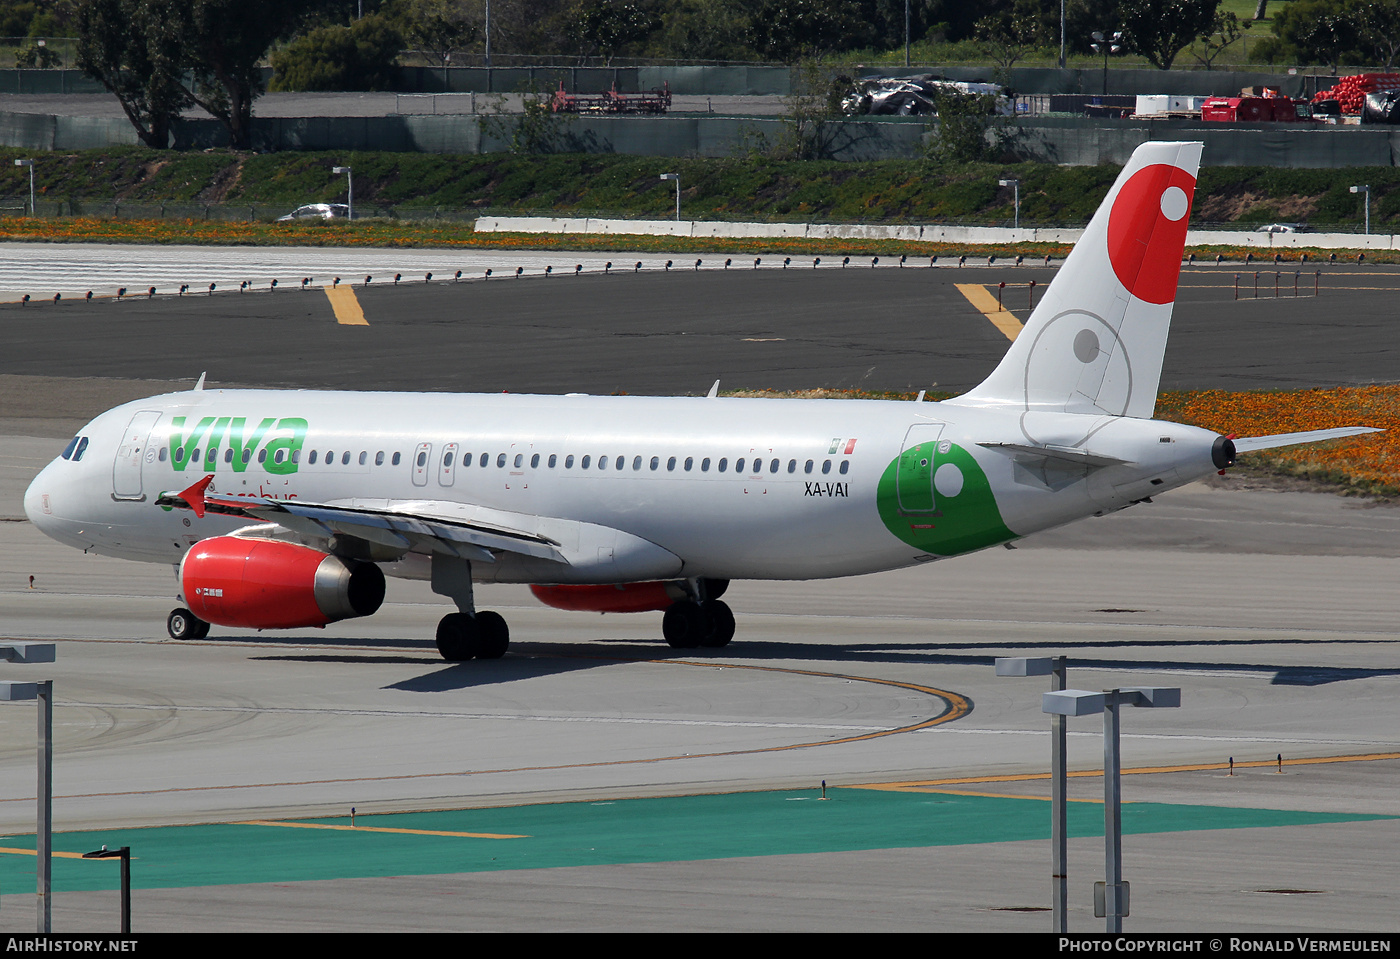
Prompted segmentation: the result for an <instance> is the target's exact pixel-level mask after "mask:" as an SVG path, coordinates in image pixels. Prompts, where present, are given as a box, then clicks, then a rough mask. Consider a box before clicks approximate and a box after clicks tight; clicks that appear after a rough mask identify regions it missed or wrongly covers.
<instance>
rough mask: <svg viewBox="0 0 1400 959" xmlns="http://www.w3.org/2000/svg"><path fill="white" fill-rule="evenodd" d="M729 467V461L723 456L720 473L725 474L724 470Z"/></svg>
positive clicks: (720, 459)
mask: <svg viewBox="0 0 1400 959" xmlns="http://www.w3.org/2000/svg"><path fill="white" fill-rule="evenodd" d="M728 465H729V460H728V459H727V458H726V457H723V456H721V457H720V458H719V471H720V472H721V473H723V472H724V468H725V467H726V466H728Z"/></svg>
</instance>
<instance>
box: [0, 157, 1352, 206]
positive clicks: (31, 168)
mask: <svg viewBox="0 0 1400 959" xmlns="http://www.w3.org/2000/svg"><path fill="white" fill-rule="evenodd" d="M15 166H27V167H29V215H30V216H34V161H33V160H16V161H15ZM1351 192H1352V193H1355V192H1356V190H1355V189H1354V188H1353V189H1352V191H1351Z"/></svg>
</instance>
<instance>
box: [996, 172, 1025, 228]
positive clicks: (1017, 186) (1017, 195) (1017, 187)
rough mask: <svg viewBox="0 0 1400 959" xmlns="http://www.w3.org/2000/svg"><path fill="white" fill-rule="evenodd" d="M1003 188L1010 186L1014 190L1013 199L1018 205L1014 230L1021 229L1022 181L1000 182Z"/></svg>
mask: <svg viewBox="0 0 1400 959" xmlns="http://www.w3.org/2000/svg"><path fill="white" fill-rule="evenodd" d="M997 182H998V183H1000V184H1001V185H1002V186H1009V187H1011V189H1012V191H1013V192H1012V194H1011V195H1012V197H1013V199H1014V201H1015V204H1016V219H1015V220H1013V221H1012V229H1015V230H1019V229H1020V228H1021V181H1020V180H998V181H997Z"/></svg>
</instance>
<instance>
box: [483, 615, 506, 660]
mask: <svg viewBox="0 0 1400 959" xmlns="http://www.w3.org/2000/svg"><path fill="white" fill-rule="evenodd" d="M476 629H477V643H476V658H477V659H500V658H501V657H502V656H504V655H505V654H506V648H507V647H509V646H510V627H509V626H507V625H506V621H505V618H504V617H502V616H501V614H500V613H494V612H492V611H490V610H486V611H485V612H479V613H477V614H476Z"/></svg>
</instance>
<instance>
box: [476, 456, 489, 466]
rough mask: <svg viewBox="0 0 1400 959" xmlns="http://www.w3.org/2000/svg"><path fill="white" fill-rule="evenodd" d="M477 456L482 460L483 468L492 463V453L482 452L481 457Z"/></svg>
mask: <svg viewBox="0 0 1400 959" xmlns="http://www.w3.org/2000/svg"><path fill="white" fill-rule="evenodd" d="M477 458H478V459H479V460H480V461H481V468H482V469H485V468H486V467H487V466H488V465H489V464H490V462H491V454H490V453H482V454H481V456H479V457H477Z"/></svg>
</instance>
